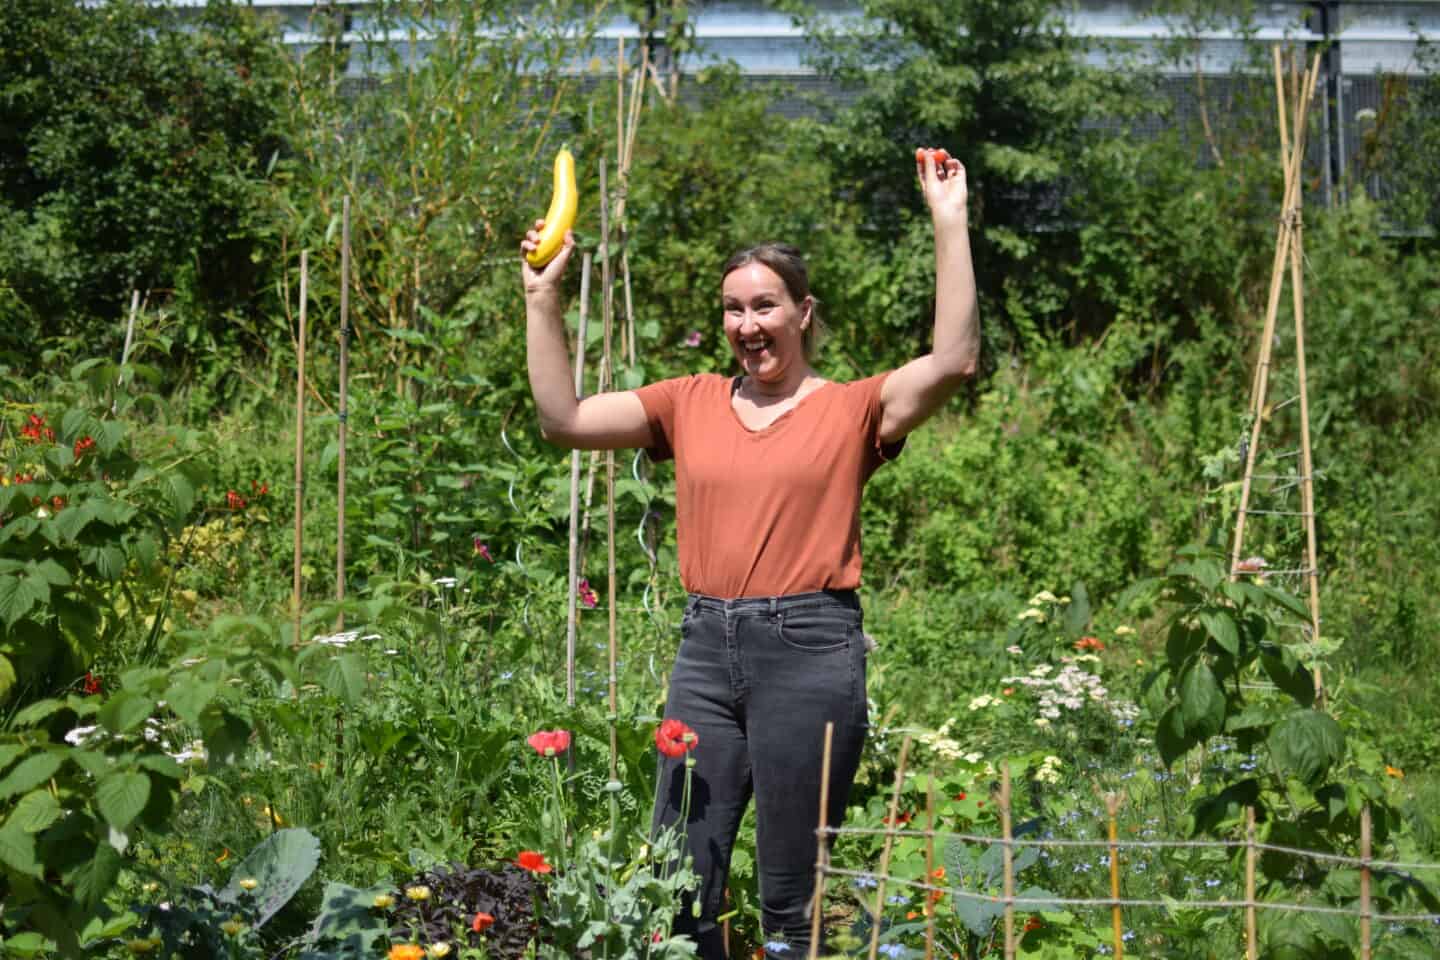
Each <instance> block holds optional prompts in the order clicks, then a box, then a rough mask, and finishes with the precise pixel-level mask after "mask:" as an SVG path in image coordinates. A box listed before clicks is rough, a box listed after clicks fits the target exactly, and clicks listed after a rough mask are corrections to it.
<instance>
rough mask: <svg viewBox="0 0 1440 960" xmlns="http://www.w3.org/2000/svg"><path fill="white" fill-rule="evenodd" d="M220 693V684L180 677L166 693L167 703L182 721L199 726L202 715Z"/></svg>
mask: <svg viewBox="0 0 1440 960" xmlns="http://www.w3.org/2000/svg"><path fill="white" fill-rule="evenodd" d="M219 692H220V685H219V684H218V683H207V682H206V681H204V680H199V679H197V678H194V677H189V676H180V677H177V678H176V680H175V682H174V683H172V684H171V685H170V688H169V689H168V690H166V691H165V702H166V704H168V705H169V707H170V709H171V710H174V711H175V715H176V716H178V717H179V718H180V719H181V720H184V721H185V722H186V723H189V724H194V725H195V726H199V725H200V716H201V714H202V713H204V712H205V708H206V707H208V706H209V705H210V701H212V700H214V699H215V695H216V694H217V693H219Z"/></svg>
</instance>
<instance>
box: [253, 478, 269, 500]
mask: <svg viewBox="0 0 1440 960" xmlns="http://www.w3.org/2000/svg"><path fill="white" fill-rule="evenodd" d="M269 492H270V484H268V483H260V482H258V481H255V480H251V481H250V493H251V495H252V496H256V497H263V496H265V494H267V493H269Z"/></svg>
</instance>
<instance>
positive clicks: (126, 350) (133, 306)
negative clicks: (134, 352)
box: [110, 289, 140, 413]
mask: <svg viewBox="0 0 1440 960" xmlns="http://www.w3.org/2000/svg"><path fill="white" fill-rule="evenodd" d="M139 312H140V291H139V289H135V290H131V291H130V319H129V321H128V322H126V324H125V345H124V346H123V347H121V348H120V367H121V369H120V372H119V373H117V374H116V375H115V389H116V390H119V389H120V385H121V384H123V383H124V382H125V370H124V367H125V364H126V362H127V361H129V359H130V344H131V343H133V342H134V341H135V315H136V314H137V313H139ZM119 403H120V398H119V397H116V398H115V399H113V400H111V401H110V412H111V413H114V412H115V408H116V407H117V406H118V405H119Z"/></svg>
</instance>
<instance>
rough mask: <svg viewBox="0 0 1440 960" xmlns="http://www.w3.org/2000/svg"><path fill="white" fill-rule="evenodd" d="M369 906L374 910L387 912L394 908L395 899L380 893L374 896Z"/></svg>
mask: <svg viewBox="0 0 1440 960" xmlns="http://www.w3.org/2000/svg"><path fill="white" fill-rule="evenodd" d="M370 905H371V906H372V907H374V908H375V909H376V910H389V909H390V908H391V907H393V906H395V898H394V897H392V896H390V894H388V893H381V894H378V895H376V897H375V899H374V900H371V901H370Z"/></svg>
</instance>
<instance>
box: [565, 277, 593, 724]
mask: <svg viewBox="0 0 1440 960" xmlns="http://www.w3.org/2000/svg"><path fill="white" fill-rule="evenodd" d="M589 308H590V253H589V251H586V252H585V254H584V256H582V257H581V259H580V324H579V327H580V329H579V330H578V332H577V336H576V338H575V398H576V399H577V400H578V399H580V398H581V397H583V396H584V394H585V336H586V334H587V332H588V329H587V327H588V321H589ZM569 582H570V599H569V602H568V603H567V613H566V618H565V703H566V704H568V705H569V706H572V707H573V706H575V636H576V633H577V627H578V619H577V618H578V615H579V612H580V611H579V607H578V603H579V590H580V451H579V450H571V451H570V581H569Z"/></svg>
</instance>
